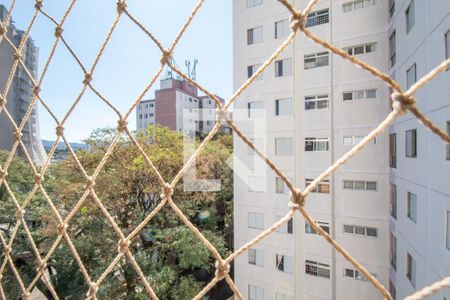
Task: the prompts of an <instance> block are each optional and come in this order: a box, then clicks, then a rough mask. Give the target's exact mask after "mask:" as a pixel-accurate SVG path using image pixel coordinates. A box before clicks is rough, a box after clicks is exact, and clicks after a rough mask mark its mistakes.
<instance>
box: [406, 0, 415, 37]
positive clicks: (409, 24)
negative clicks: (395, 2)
mask: <svg viewBox="0 0 450 300" xmlns="http://www.w3.org/2000/svg"><path fill="white" fill-rule="evenodd" d="M414 10H415V9H414V0H411V3H409V6H408V8H407V9H406V11H405V17H406V33H409V32H410V31H411V29H412V28H413V27H414V24H415V22H416V20H415V11H414Z"/></svg>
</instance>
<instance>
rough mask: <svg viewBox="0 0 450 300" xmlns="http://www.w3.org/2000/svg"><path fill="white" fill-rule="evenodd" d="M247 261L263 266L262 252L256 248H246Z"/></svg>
mask: <svg viewBox="0 0 450 300" xmlns="http://www.w3.org/2000/svg"><path fill="white" fill-rule="evenodd" d="M248 263H249V264H251V265H255V266H260V267H263V266H264V252H263V251H262V250H257V249H248Z"/></svg>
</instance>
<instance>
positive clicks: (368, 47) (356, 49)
mask: <svg viewBox="0 0 450 300" xmlns="http://www.w3.org/2000/svg"><path fill="white" fill-rule="evenodd" d="M375 45H376V43H370V44H365V45H359V46H353V47H348V48H344V50H345V51H347V53H348V54H349V55H360V54H366V53H372V52H375Z"/></svg>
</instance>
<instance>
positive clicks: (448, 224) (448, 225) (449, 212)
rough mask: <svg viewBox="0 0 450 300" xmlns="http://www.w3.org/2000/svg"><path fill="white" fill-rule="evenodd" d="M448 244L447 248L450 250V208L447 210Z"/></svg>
mask: <svg viewBox="0 0 450 300" xmlns="http://www.w3.org/2000/svg"><path fill="white" fill-rule="evenodd" d="M445 234H446V235H447V237H446V246H447V249H448V250H450V210H447V230H446V233H445Z"/></svg>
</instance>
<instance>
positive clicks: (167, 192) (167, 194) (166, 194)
mask: <svg viewBox="0 0 450 300" xmlns="http://www.w3.org/2000/svg"><path fill="white" fill-rule="evenodd" d="M172 195H173V188H172V187H171V186H170V184H168V183H166V184H164V186H163V192H162V193H161V195H160V197H161V199H164V198H168V197H172Z"/></svg>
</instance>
